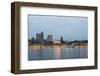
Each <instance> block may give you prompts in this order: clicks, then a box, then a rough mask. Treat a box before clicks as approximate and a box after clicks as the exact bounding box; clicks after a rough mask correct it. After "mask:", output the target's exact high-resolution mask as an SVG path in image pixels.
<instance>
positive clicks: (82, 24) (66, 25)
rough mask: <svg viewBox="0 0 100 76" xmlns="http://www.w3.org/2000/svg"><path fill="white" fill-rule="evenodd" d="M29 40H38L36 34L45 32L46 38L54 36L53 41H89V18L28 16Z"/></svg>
mask: <svg viewBox="0 0 100 76" xmlns="http://www.w3.org/2000/svg"><path fill="white" fill-rule="evenodd" d="M28 21H29V22H28V38H29V39H30V38H32V37H34V38H36V33H40V32H43V33H44V38H45V39H46V38H47V35H49V34H51V35H53V39H60V37H61V36H63V38H64V40H87V39H88V18H87V17H74V16H73V17H71V16H43V15H29V16H28Z"/></svg>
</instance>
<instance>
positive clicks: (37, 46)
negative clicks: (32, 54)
mask: <svg viewBox="0 0 100 76" xmlns="http://www.w3.org/2000/svg"><path fill="white" fill-rule="evenodd" d="M29 47H32V48H87V47H88V46H87V45H74V46H71V45H29Z"/></svg>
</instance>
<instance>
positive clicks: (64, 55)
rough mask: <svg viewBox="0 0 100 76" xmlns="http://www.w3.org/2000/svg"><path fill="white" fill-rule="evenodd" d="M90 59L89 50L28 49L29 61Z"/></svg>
mask: <svg viewBox="0 0 100 76" xmlns="http://www.w3.org/2000/svg"><path fill="white" fill-rule="evenodd" d="M79 58H88V49H87V48H32V47H29V48H28V60H29V61H31V60H54V59H79Z"/></svg>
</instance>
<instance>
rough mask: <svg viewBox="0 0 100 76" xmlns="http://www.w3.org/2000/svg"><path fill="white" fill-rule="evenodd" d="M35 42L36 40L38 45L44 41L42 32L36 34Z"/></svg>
mask: <svg viewBox="0 0 100 76" xmlns="http://www.w3.org/2000/svg"><path fill="white" fill-rule="evenodd" d="M36 40H37V41H38V42H40V43H41V42H42V41H43V40H44V34H43V32H41V33H36Z"/></svg>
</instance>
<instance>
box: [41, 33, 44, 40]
mask: <svg viewBox="0 0 100 76" xmlns="http://www.w3.org/2000/svg"><path fill="white" fill-rule="evenodd" d="M41 40H42V41H43V40H44V34H43V32H41Z"/></svg>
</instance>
